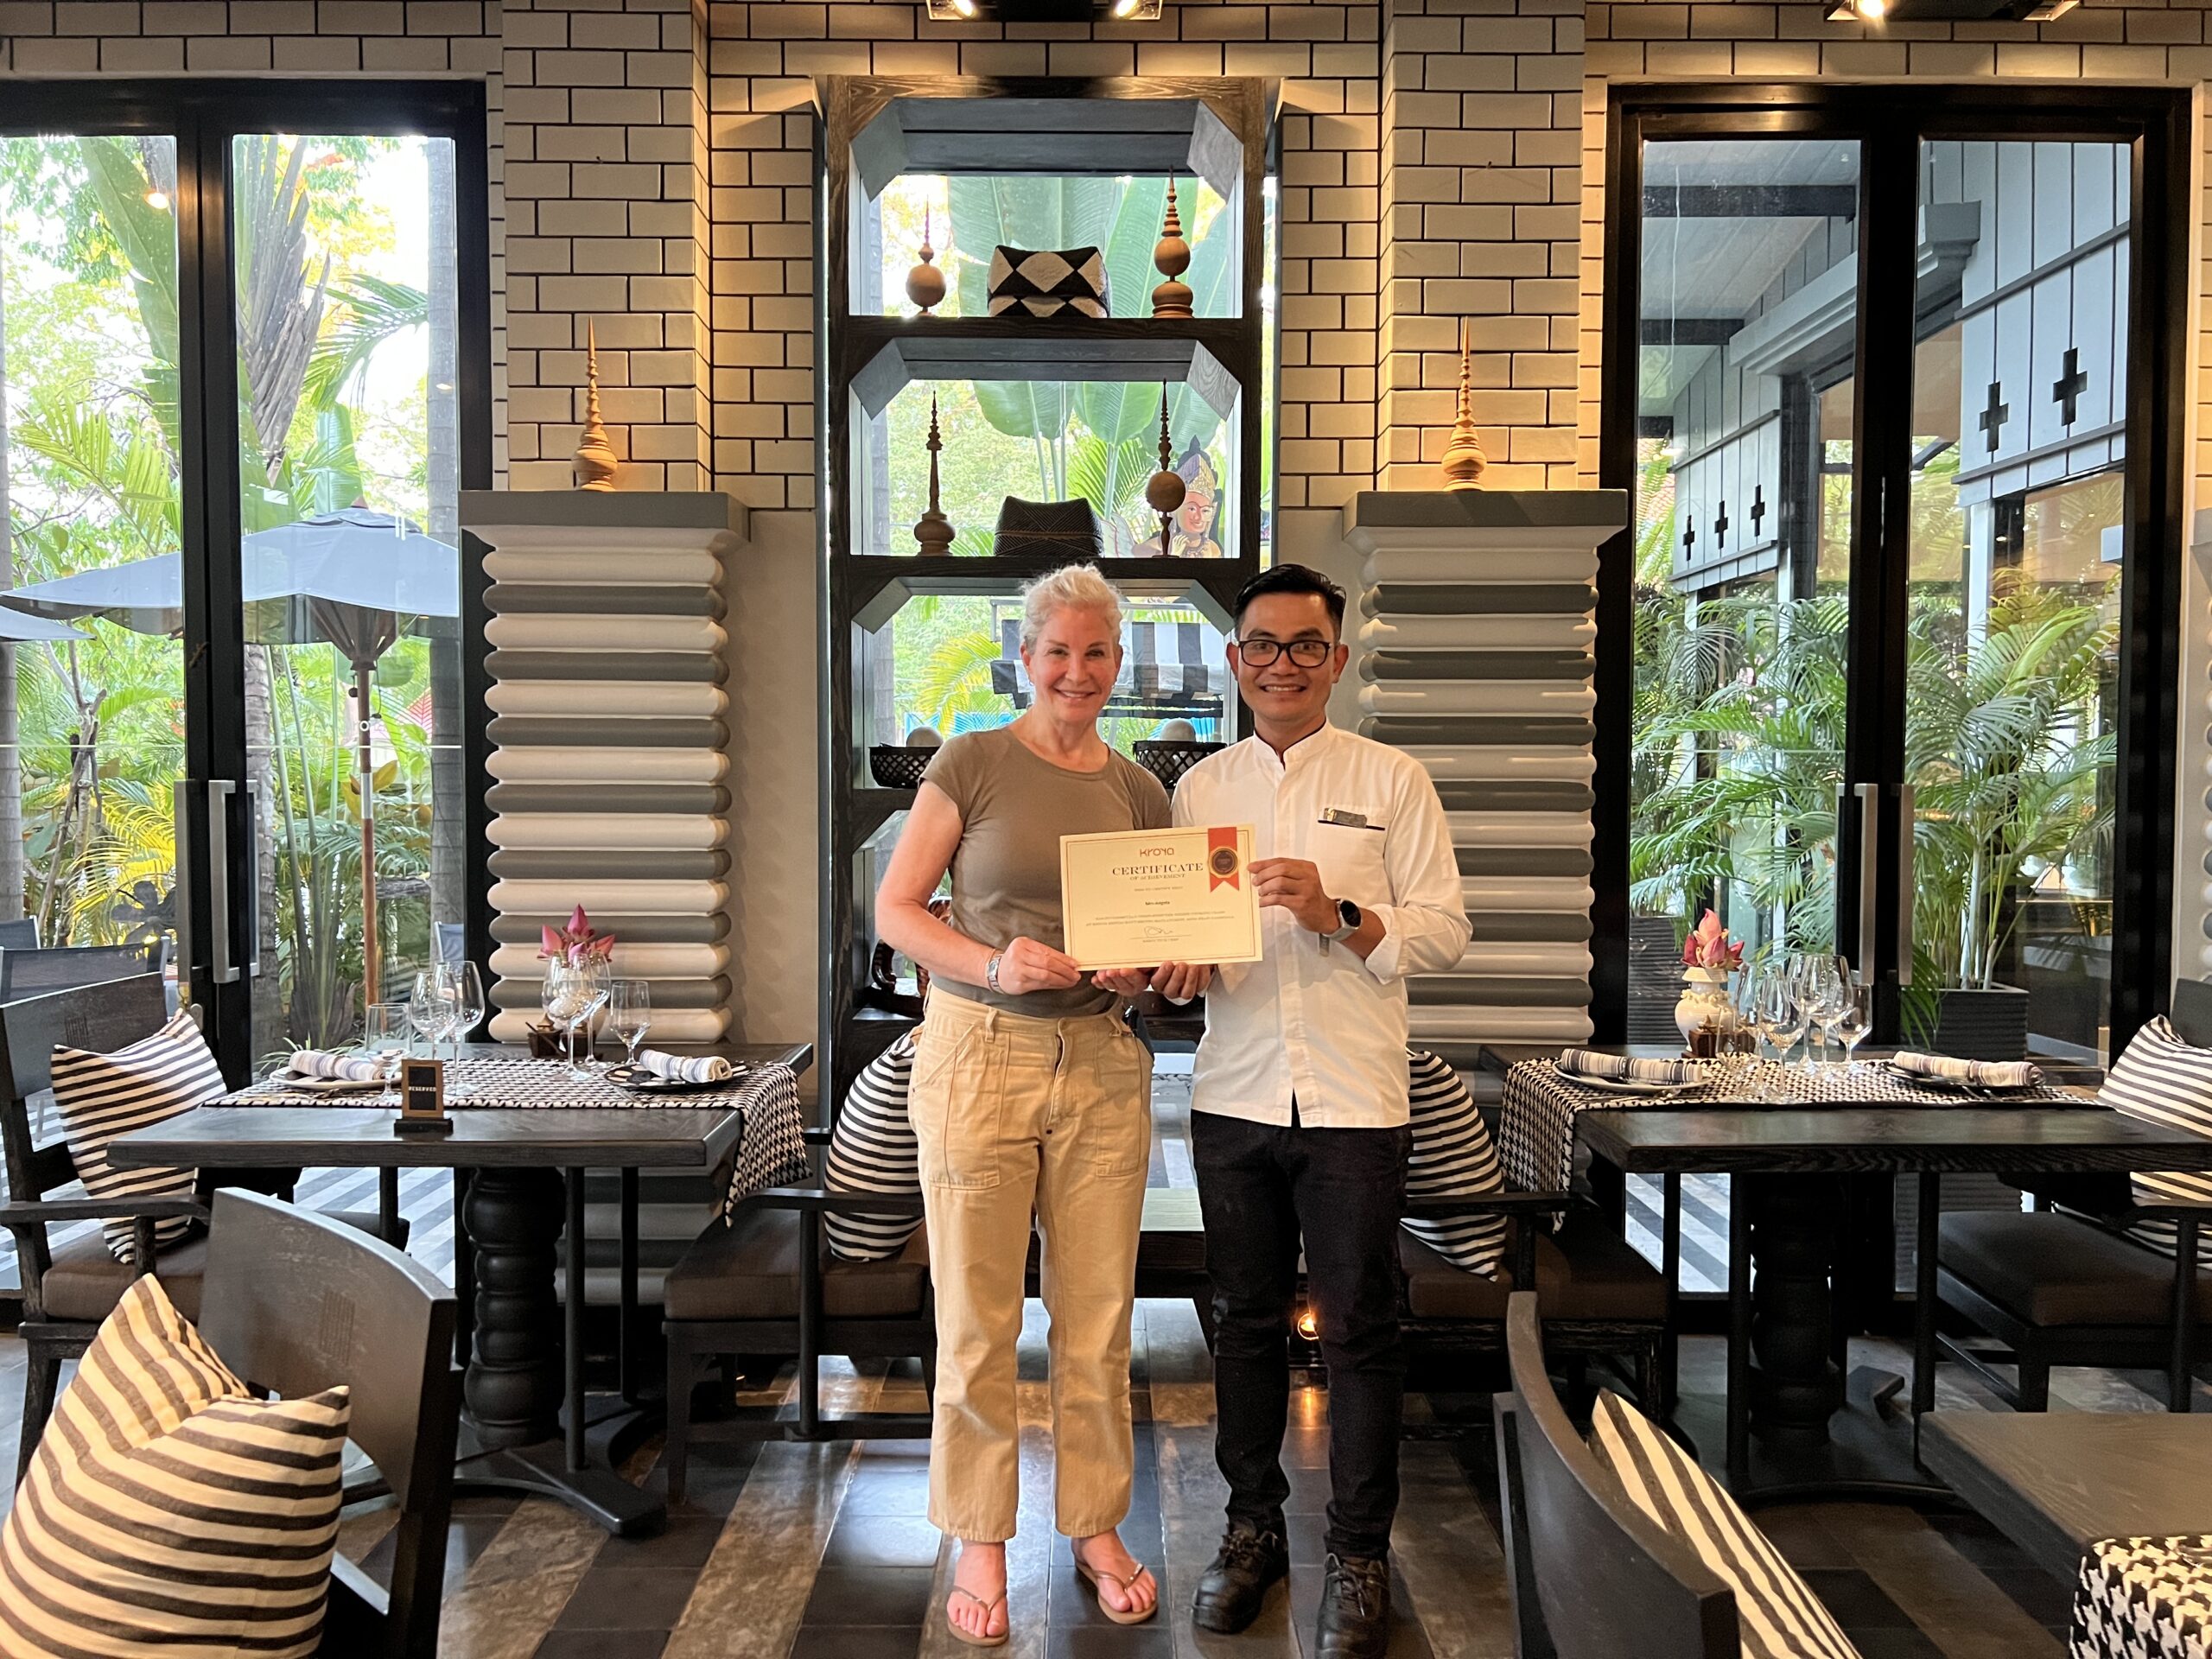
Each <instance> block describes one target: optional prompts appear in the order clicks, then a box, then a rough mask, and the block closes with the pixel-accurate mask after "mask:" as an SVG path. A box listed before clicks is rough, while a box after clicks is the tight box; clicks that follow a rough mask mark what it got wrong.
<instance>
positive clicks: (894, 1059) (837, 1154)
mask: <svg viewBox="0 0 2212 1659" xmlns="http://www.w3.org/2000/svg"><path fill="white" fill-rule="evenodd" d="M913 1078H914V1036H913V1033H912V1032H909V1033H906V1035H905V1036H903V1037H901V1038H899V1040H898V1041H896V1042H894V1043H893V1044H892V1045H891V1046H890V1047H888V1048H887V1049H885V1050H884V1051H883V1052H882V1053H880V1054H879V1055H878V1056H876V1058H874V1060H872V1061H870V1062H869V1063H868V1067H867V1068H866V1069H865V1070H864V1071H861V1074H860V1076H858V1077H855V1078H854V1079H853V1086H852V1089H851V1090H850V1092H849V1093H848V1094H847V1095H846V1096H845V1109H844V1110H842V1112H840V1113H838V1114H837V1127H836V1128H835V1129H834V1130H832V1131H831V1132H830V1136H829V1157H828V1159H826V1160H824V1162H823V1172H822V1173H823V1182H822V1184H823V1186H824V1187H825V1188H826V1189H827V1190H829V1192H883V1193H889V1194H893V1195H895V1196H897V1197H899V1198H919V1197H920V1196H921V1192H922V1166H921V1154H919V1153H918V1151H917V1150H916V1149H915V1145H914V1125H913V1122H912V1120H911V1119H909V1118H908V1117H907V1116H906V1093H907V1090H908V1089H909V1088H910V1087H911V1086H912V1083H913ZM921 1224H922V1218H921V1217H919V1216H856V1215H852V1214H849V1213H846V1214H841V1213H839V1212H838V1211H834V1210H833V1211H830V1212H829V1225H828V1229H827V1230H828V1232H829V1254H830V1255H834V1256H836V1258H837V1259H838V1260H839V1261H841V1262H888V1261H889V1260H890V1259H891V1258H892V1257H893V1256H894V1255H898V1254H899V1251H901V1250H903V1249H906V1241H907V1240H908V1239H910V1238H912V1236H914V1230H915V1229H916V1228H917V1227H918V1226H920V1225H921Z"/></svg>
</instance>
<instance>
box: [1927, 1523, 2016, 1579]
mask: <svg viewBox="0 0 2212 1659" xmlns="http://www.w3.org/2000/svg"><path fill="white" fill-rule="evenodd" d="M1926 1520H1927V1522H1928V1524H1929V1527H1930V1528H1931V1529H1934V1530H1935V1531H1936V1532H1939V1533H1941V1534H1942V1535H1943V1541H1944V1542H1946V1543H1948V1545H1950V1547H1951V1548H1953V1549H1955V1550H1956V1551H1958V1552H1959V1554H1961V1555H1963V1556H1965V1557H1966V1558H1967V1560H1970V1561H1972V1562H1973V1563H1974V1565H1975V1566H1976V1567H2022V1566H2024V1565H2025V1564H2026V1562H2027V1559H2028V1558H2027V1557H2026V1556H2025V1555H2024V1554H2021V1553H2020V1547H2019V1546H2018V1544H2016V1543H2014V1542H2013V1541H2012V1540H2011V1539H2010V1538H2007V1537H2006V1536H2005V1535H2004V1534H2003V1533H2001V1532H1999V1531H1998V1530H1997V1529H1996V1528H1994V1527H1993V1526H1991V1525H1990V1524H1989V1522H1986V1521H1985V1520H1983V1519H1982V1518H1981V1517H1980V1516H1978V1515H1972V1514H1967V1513H1965V1512H1963V1511H1958V1510H1936V1511H1934V1512H1932V1513H1930V1514H1929V1516H1926Z"/></svg>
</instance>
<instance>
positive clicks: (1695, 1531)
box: [1590, 1389, 1859, 1659]
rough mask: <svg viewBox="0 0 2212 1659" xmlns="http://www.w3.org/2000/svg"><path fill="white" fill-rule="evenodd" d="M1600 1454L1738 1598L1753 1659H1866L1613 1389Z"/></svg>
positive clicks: (1597, 1415) (1733, 1508)
mask: <svg viewBox="0 0 2212 1659" xmlns="http://www.w3.org/2000/svg"><path fill="white" fill-rule="evenodd" d="M1590 1450H1591V1452H1592V1454H1593V1455H1594V1456H1595V1457H1596V1458H1597V1459H1598V1461H1599V1463H1601V1464H1603V1465H1605V1468H1606V1469H1607V1470H1608V1471H1611V1474H1612V1476H1613V1477H1614V1478H1615V1479H1617V1480H1618V1481H1619V1482H1620V1484H1621V1489H1622V1490H1623V1491H1624V1492H1626V1493H1627V1494H1628V1497H1629V1501H1630V1503H1634V1504H1635V1505H1636V1507H1637V1508H1638V1509H1639V1510H1643V1512H1644V1513H1645V1514H1646V1515H1648V1516H1650V1517H1651V1519H1652V1520H1653V1521H1655V1522H1657V1523H1658V1525H1659V1527H1660V1528H1661V1529H1662V1530H1663V1531H1665V1532H1666V1533H1667V1534H1668V1535H1669V1536H1670V1537H1674V1538H1678V1539H1680V1540H1681V1541H1682V1542H1684V1543H1686V1544H1688V1546H1689V1547H1690V1548H1691V1549H1693V1550H1694V1551H1695V1552H1696V1554H1697V1558H1698V1559H1699V1560H1700V1561H1703V1562H1704V1563H1705V1564H1706V1566H1707V1567H1711V1568H1712V1569H1713V1572H1714V1573H1716V1574H1718V1575H1719V1578H1720V1579H1721V1580H1722V1581H1723V1582H1725V1583H1726V1585H1727V1586H1728V1587H1729V1588H1730V1589H1732V1590H1733V1591H1734V1592H1736V1624H1737V1630H1738V1636H1739V1637H1740V1638H1741V1639H1742V1642H1743V1652H1744V1659H1858V1653H1859V1650H1858V1649H1856V1648H1854V1647H1853V1646H1852V1645H1851V1640H1850V1638H1849V1637H1847V1636H1845V1635H1844V1633H1843V1630H1842V1628H1841V1627H1840V1625H1838V1624H1836V1622H1835V1619H1834V1616H1833V1615H1831V1614H1830V1613H1829V1611H1828V1610H1827V1608H1826V1607H1824V1606H1822V1605H1821V1599H1820V1598H1819V1597H1818V1596H1816V1595H1815V1594H1814V1593H1813V1591H1812V1586H1809V1585H1808V1584H1807V1583H1806V1582H1805V1580H1802V1579H1801V1578H1799V1577H1798V1576H1797V1573H1796V1569H1795V1568H1794V1567H1791V1566H1790V1565H1789V1562H1788V1561H1785V1560H1783V1558H1782V1552H1781V1551H1780V1550H1778V1549H1777V1548H1775V1547H1774V1545H1773V1543H1772V1542H1771V1541H1770V1540H1769V1539H1768V1537H1767V1535H1765V1534H1764V1533H1763V1532H1761V1531H1760V1530H1759V1529H1758V1528H1757V1527H1756V1526H1754V1525H1753V1524H1752V1523H1751V1517H1750V1516H1747V1515H1745V1513H1744V1511H1743V1510H1742V1508H1741V1507H1740V1506H1739V1505H1738V1503H1737V1502H1736V1500H1735V1499H1734V1498H1732V1497H1729V1495H1728V1494H1727V1492H1726V1491H1725V1490H1723V1488H1722V1487H1721V1485H1720V1484H1719V1482H1718V1481H1716V1480H1714V1479H1713V1477H1712V1476H1710V1475H1708V1474H1707V1473H1706V1472H1705V1471H1704V1470H1702V1469H1700V1468H1699V1467H1698V1465H1697V1462H1696V1460H1695V1459H1693V1458H1691V1457H1690V1456H1688V1454H1687V1453H1686V1452H1683V1450H1682V1449H1681V1447H1680V1446H1676V1445H1675V1442H1674V1441H1673V1440H1670V1439H1669V1438H1668V1436H1667V1434H1666V1432H1665V1431H1664V1430H1662V1429H1661V1428H1660V1427H1658V1425H1656V1423H1654V1422H1653V1421H1651V1420H1650V1419H1649V1418H1648V1417H1646V1416H1645V1415H1644V1414H1643V1413H1642V1412H1640V1411H1638V1410H1637V1408H1635V1407H1634V1406H1631V1405H1630V1404H1629V1403H1628V1402H1626V1401H1624V1400H1623V1399H1621V1398H1620V1397H1619V1396H1618V1395H1615V1394H1614V1393H1613V1392H1612V1391H1611V1389H1607V1390H1605V1392H1603V1393H1601V1394H1599V1396H1598V1408H1597V1410H1596V1411H1595V1412H1593V1413H1592V1414H1591V1423H1590Z"/></svg>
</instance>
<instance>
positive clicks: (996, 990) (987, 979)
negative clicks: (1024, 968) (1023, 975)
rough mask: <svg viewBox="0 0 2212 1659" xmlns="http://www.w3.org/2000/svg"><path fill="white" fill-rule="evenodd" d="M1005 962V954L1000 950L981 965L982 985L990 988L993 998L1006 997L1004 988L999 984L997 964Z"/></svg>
mask: <svg viewBox="0 0 2212 1659" xmlns="http://www.w3.org/2000/svg"><path fill="white" fill-rule="evenodd" d="M1005 960H1006V952H1005V951H1003V950H1001V951H1000V952H998V953H997V954H996V955H995V956H994V957H992V958H991V959H990V961H988V963H984V964H983V983H984V984H986V985H988V986H989V987H990V988H991V993H992V995H995V996H1004V995H1006V989H1005V988H1004V987H1003V986H1001V984H1000V983H999V964H1000V963H1002V962H1004V961H1005Z"/></svg>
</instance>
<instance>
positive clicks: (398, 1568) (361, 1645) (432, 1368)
mask: <svg viewBox="0 0 2212 1659" xmlns="http://www.w3.org/2000/svg"><path fill="white" fill-rule="evenodd" d="M198 1323H199V1326H200V1334H201V1335H202V1336H204V1337H205V1338H207V1342H208V1344H209V1345H210V1346H211V1347H213V1349H214V1351H216V1353H217V1354H219V1355H220V1356H221V1357H222V1359H223V1362H224V1363H226V1364H227V1365H228V1366H229V1367H230V1368H231V1370H232V1371H234V1372H235V1373H237V1375H238V1377H239V1378H240V1379H241V1380H243V1381H244V1382H246V1383H250V1384H251V1385H252V1386H254V1387H255V1388H257V1389H267V1390H268V1391H270V1392H271V1393H273V1394H277V1395H284V1396H286V1397H293V1398H296V1397H298V1396H301V1395H309V1394H315V1393H317V1392H319V1391H320V1390H321V1389H327V1388H331V1387H333V1386H334V1385H336V1384H338V1383H344V1384H345V1385H346V1387H347V1388H348V1389H350V1390H351V1391H352V1395H353V1402H352V1403H353V1420H352V1424H351V1426H350V1427H349V1428H348V1429H347V1431H346V1432H347V1435H348V1438H349V1439H351V1440H352V1441H353V1444H354V1445H355V1446H359V1448H360V1449H361V1451H362V1452H364V1453H365V1455H366V1456H367V1457H368V1459H370V1461H372V1463H374V1464H375V1465H376V1468H377V1473H378V1475H379V1476H380V1477H381V1478H382V1483H383V1484H384V1485H385V1487H388V1488H389V1489H390V1491H391V1496H392V1497H394V1498H395V1499H396V1500H397V1503H398V1518H397V1523H396V1524H395V1525H394V1527H393V1529H392V1543H393V1548H392V1556H391V1587H390V1588H389V1589H386V1588H385V1587H384V1586H380V1585H378V1583H377V1582H376V1581H375V1580H372V1579H371V1578H370V1577H369V1576H368V1575H367V1574H366V1573H363V1572H362V1571H361V1570H360V1569H359V1567H355V1566H354V1565H353V1563H352V1562H350V1561H347V1560H345V1559H344V1558H343V1557H342V1556H340V1557H336V1558H334V1559H333V1560H332V1562H331V1585H330V1605H329V1611H328V1612H327V1614H326V1615H325V1616H324V1620H323V1637H322V1648H321V1651H322V1652H324V1653H325V1654H331V1655H346V1656H356V1655H359V1656H376V1659H410V1656H412V1659H430V1656H432V1655H434V1654H435V1652H436V1651H437V1646H438V1610H439V1605H440V1603H441V1602H442V1599H443V1598H444V1590H445V1562H446V1530H447V1525H448V1519H449V1516H450V1514H451V1510H452V1505H453V1481H454V1439H455V1436H456V1434H457V1433H458V1432H459V1428H460V1421H461V1415H460V1414H461V1377H460V1374H459V1372H458V1371H456V1370H455V1369H454V1363H453V1342H454V1299H453V1293H452V1292H450V1291H448V1289H447V1288H446V1287H445V1286H444V1285H443V1284H442V1283H441V1282H440V1281H439V1280H438V1279H437V1277H436V1275H435V1274H432V1273H430V1272H429V1271H428V1270H427V1269H426V1268H423V1267H422V1266H421V1265H419V1264H418V1263H416V1262H412V1261H410V1260H409V1259H408V1258H407V1257H406V1256H404V1255H402V1254H400V1252H399V1251H397V1250H396V1249H392V1248H391V1246H390V1245H389V1244H385V1243H382V1242H380V1241H379V1240H377V1239H374V1238H371V1237H369V1236H367V1235H365V1234H364V1233H362V1232H360V1231H359V1230H356V1229H353V1228H350V1227H344V1226H340V1225H338V1224H335V1223H334V1222H332V1221H331V1220H330V1219H328V1218H327V1217H323V1216H320V1215H317V1214H315V1212H314V1211H306V1210H298V1209H295V1208H293V1207H292V1206H291V1205H286V1204H279V1203H277V1202H276V1201H275V1200H273V1199H271V1198H266V1197H264V1196H262V1195H261V1194H259V1193H253V1192H240V1191H238V1190H237V1189H235V1188H229V1187H226V1188H225V1189H223V1190H222V1191H220V1192H217V1193H216V1194H215V1199H214V1224H213V1227H212V1229H211V1230H210V1231H209V1236H208V1240H207V1276H206V1278H205V1280H204V1281H203V1283H202V1288H201V1294H200V1317H199V1320H198Z"/></svg>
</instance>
